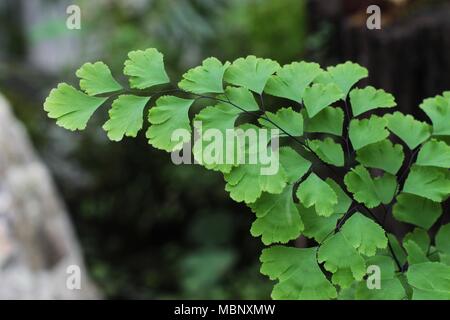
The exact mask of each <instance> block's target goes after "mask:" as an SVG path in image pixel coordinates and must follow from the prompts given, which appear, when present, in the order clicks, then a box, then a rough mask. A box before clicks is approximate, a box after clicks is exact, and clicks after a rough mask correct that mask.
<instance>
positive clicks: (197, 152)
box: [193, 102, 241, 172]
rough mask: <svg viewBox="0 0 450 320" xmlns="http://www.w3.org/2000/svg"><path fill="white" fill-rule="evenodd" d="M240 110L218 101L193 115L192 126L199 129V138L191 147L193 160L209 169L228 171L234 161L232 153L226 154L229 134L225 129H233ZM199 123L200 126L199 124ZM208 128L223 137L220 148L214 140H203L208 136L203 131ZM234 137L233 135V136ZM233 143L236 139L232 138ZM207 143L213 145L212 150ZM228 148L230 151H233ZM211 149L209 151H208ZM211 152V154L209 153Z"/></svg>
mask: <svg viewBox="0 0 450 320" xmlns="http://www.w3.org/2000/svg"><path fill="white" fill-rule="evenodd" d="M240 113H241V111H240V110H239V109H237V108H235V107H233V106H231V105H229V104H226V103H222V102H220V103H218V104H217V105H215V106H209V107H206V108H204V109H202V110H201V111H200V112H199V113H198V114H197V115H196V116H195V117H194V126H195V127H196V129H197V130H201V133H199V135H200V137H202V138H201V139H199V140H197V141H195V143H194V147H193V155H194V158H195V160H196V161H197V162H198V163H199V164H201V165H203V166H205V168H207V169H210V170H218V171H221V172H230V170H231V168H232V167H233V165H234V164H235V163H236V159H235V155H234V154H227V143H228V142H230V141H227V139H228V138H229V136H227V134H226V131H227V130H228V129H233V128H234V125H235V122H236V119H237V118H238V117H239V114H240ZM200 125H201V128H199V126H200ZM207 130H209V132H213V131H212V130H214V132H217V133H218V134H220V135H221V136H222V137H223V138H224V139H223V143H222V148H220V147H219V148H218V149H217V148H216V147H215V143H214V142H215V141H214V139H212V140H213V141H207V142H205V141H203V140H204V139H205V140H206V139H208V140H209V137H208V135H207V134H206V135H205V132H206V131H207ZM233 139H234V136H233ZM233 143H237V141H236V139H234V140H233ZM209 145H211V146H213V148H212V150H211V148H210V147H209ZM235 150H236V149H235V148H234V149H233V150H230V152H233V151H235ZM209 151H211V152H209ZM211 153H212V154H211Z"/></svg>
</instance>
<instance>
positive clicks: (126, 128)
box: [103, 95, 150, 141]
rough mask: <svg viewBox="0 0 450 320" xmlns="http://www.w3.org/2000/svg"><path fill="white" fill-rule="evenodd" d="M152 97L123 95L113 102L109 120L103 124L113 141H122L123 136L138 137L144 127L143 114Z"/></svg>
mask: <svg viewBox="0 0 450 320" xmlns="http://www.w3.org/2000/svg"><path fill="white" fill-rule="evenodd" d="M149 100H150V97H139V96H133V95H121V96H119V97H118V98H117V99H116V100H114V102H113V103H112V106H111V109H110V110H109V120H108V121H107V122H106V123H105V124H104V125H103V129H105V131H106V132H108V138H109V139H111V140H112V141H120V140H122V138H123V136H124V135H125V136H127V137H136V135H137V134H138V132H139V131H140V130H141V129H142V123H143V120H142V116H143V113H144V108H145V105H146V104H147V103H148V101H149Z"/></svg>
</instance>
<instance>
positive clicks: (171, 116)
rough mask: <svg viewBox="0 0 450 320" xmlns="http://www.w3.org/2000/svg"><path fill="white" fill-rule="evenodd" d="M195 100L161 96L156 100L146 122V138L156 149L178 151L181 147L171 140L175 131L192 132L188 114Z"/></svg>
mask: <svg viewBox="0 0 450 320" xmlns="http://www.w3.org/2000/svg"><path fill="white" fill-rule="evenodd" d="M194 101H195V100H193V99H182V98H178V97H174V96H162V97H160V98H158V100H156V106H155V107H153V108H151V109H150V112H149V114H148V121H149V122H150V124H151V125H150V127H149V128H148V130H147V134H146V137H147V138H148V142H149V143H150V144H151V145H152V146H153V147H155V148H157V149H162V150H165V151H168V152H172V151H174V150H179V149H181V148H182V145H180V143H179V142H178V141H174V140H173V139H172V135H173V134H174V132H175V131H176V130H184V131H186V132H192V130H191V126H190V124H189V117H188V112H189V108H190V107H191V106H192V104H193V103H194Z"/></svg>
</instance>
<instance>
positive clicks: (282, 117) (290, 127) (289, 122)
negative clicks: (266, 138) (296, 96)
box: [258, 108, 303, 137]
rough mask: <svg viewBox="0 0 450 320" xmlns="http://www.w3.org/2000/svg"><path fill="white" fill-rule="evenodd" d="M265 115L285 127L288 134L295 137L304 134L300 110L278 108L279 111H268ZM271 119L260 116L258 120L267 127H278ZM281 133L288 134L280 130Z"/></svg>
mask: <svg viewBox="0 0 450 320" xmlns="http://www.w3.org/2000/svg"><path fill="white" fill-rule="evenodd" d="M264 117H265V118H267V119H269V120H270V121H272V122H273V123H275V124H276V125H278V126H279V127H281V128H283V129H284V130H285V131H286V132H287V133H288V134H290V135H291V136H294V137H299V136H301V135H303V116H302V115H301V113H299V112H295V111H294V110H292V108H281V109H278V111H277V113H272V112H266V113H265V114H264ZM270 121H267V120H266V119H264V118H259V119H258V122H259V123H260V124H261V125H262V126H263V127H265V128H268V129H278V128H277V127H276V126H275V125H273V124H272V123H271V122H270ZM280 134H281V135H286V134H285V133H283V132H282V131H280Z"/></svg>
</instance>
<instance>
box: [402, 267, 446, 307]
mask: <svg viewBox="0 0 450 320" xmlns="http://www.w3.org/2000/svg"><path fill="white" fill-rule="evenodd" d="M406 277H407V278H408V282H409V284H410V285H411V286H412V287H413V297H412V298H413V299H414V300H449V299H450V266H447V265H444V264H442V263H439V262H424V263H418V264H414V265H412V266H410V267H409V269H408V272H407V273H406Z"/></svg>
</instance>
